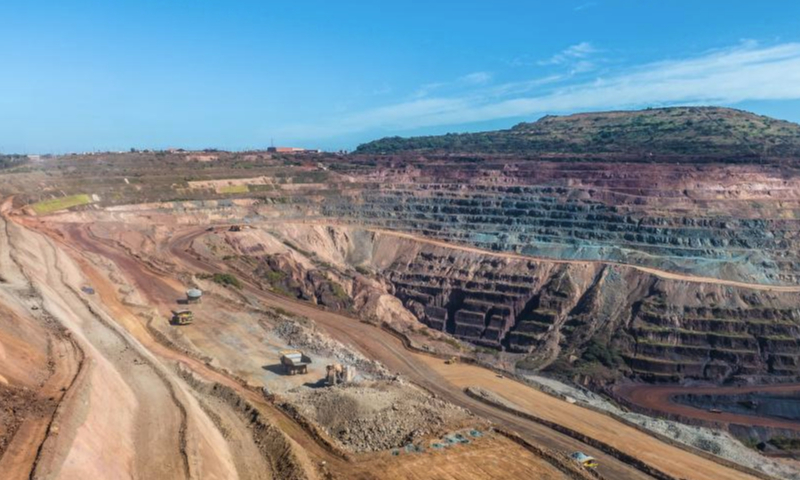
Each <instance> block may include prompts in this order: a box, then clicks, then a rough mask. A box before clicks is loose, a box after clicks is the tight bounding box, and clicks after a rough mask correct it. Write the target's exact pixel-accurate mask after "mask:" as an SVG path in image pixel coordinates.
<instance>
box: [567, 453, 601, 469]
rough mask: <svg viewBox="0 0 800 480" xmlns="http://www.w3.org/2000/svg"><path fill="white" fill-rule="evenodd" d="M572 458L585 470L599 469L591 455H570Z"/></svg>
mask: <svg viewBox="0 0 800 480" xmlns="http://www.w3.org/2000/svg"><path fill="white" fill-rule="evenodd" d="M570 458H572V460H574V461H575V462H576V463H578V464H580V465H581V466H582V467H583V468H591V469H594V468H597V460H596V459H595V458H594V457H592V456H591V455H586V454H585V453H583V452H575V453H573V454H572V455H570Z"/></svg>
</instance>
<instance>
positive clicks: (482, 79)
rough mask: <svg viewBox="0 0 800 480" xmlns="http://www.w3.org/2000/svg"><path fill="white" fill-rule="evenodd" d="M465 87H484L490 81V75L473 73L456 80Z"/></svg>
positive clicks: (487, 73)
mask: <svg viewBox="0 0 800 480" xmlns="http://www.w3.org/2000/svg"><path fill="white" fill-rule="evenodd" d="M458 81H459V82H461V83H466V84H467V85H485V84H487V83H489V82H491V81H492V74H491V73H489V72H473V73H470V74H469V75H464V76H463V77H461V78H459V79H458Z"/></svg>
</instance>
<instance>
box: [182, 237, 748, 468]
mask: <svg viewBox="0 0 800 480" xmlns="http://www.w3.org/2000/svg"><path fill="white" fill-rule="evenodd" d="M205 233H207V232H206V231H205V229H198V228H193V229H189V230H186V231H183V232H179V233H176V234H175V235H174V236H173V237H172V239H171V240H170V242H169V244H168V250H169V253H170V254H171V255H172V257H173V259H174V260H175V261H180V262H181V263H183V264H184V266H186V267H189V268H190V270H191V271H197V270H200V271H203V272H214V271H226V270H228V268H227V267H226V266H225V265H224V264H221V263H213V262H210V261H208V260H204V259H201V258H199V256H197V255H196V254H194V253H193V250H192V242H193V241H194V240H195V239H196V238H198V237H200V236H202V235H204V234H205ZM442 245H443V246H448V245H447V244H442ZM481 253H485V252H483V251H481ZM244 289H245V290H246V291H247V292H248V293H250V294H252V295H254V296H256V297H258V298H260V299H262V300H263V301H264V303H266V304H267V305H270V306H274V307H279V308H282V309H284V310H286V311H288V312H290V313H293V314H296V315H300V316H304V317H307V318H310V319H311V320H313V321H315V322H316V323H317V324H318V325H319V326H320V327H322V328H323V329H325V330H326V331H327V332H328V333H329V334H330V335H331V336H332V337H333V338H335V339H337V340H339V341H341V342H343V343H346V344H350V345H352V346H354V347H356V348H357V349H358V350H360V351H361V352H362V353H363V354H364V355H366V356H367V357H368V358H373V359H376V360H378V361H380V362H382V363H383V364H384V365H386V367H387V368H389V369H390V370H392V371H395V372H398V373H400V374H402V375H404V376H406V377H407V378H409V379H410V380H411V381H413V382H414V383H416V384H418V385H420V386H422V387H424V388H425V389H427V390H429V391H431V392H432V393H435V394H436V395H438V396H440V397H442V398H444V399H446V400H448V401H450V402H452V403H454V404H456V405H459V406H462V407H464V408H467V409H469V410H470V411H472V412H473V413H475V414H476V415H479V416H480V417H482V418H485V419H487V420H491V421H492V422H494V423H495V424H497V425H499V426H501V427H503V428H506V429H509V430H511V431H514V432H517V433H518V434H520V435H521V436H522V437H523V438H525V439H527V440H529V441H531V442H533V443H538V444H541V445H544V446H546V447H548V448H551V449H554V450H559V451H562V452H572V451H575V450H581V451H584V452H586V453H589V454H591V455H594V456H596V457H597V458H598V460H599V462H600V465H601V466H600V468H599V472H600V473H601V474H602V476H603V477H604V478H607V479H609V480H612V479H613V480H617V479H619V480H623V479H646V478H652V477H651V476H649V475H647V474H646V473H644V472H642V471H640V470H637V469H635V468H633V467H632V466H630V465H628V464H626V463H624V462H622V461H620V460H618V459H616V458H614V457H612V456H610V455H607V454H605V453H603V452H602V451H600V450H598V449H595V448H593V447H590V446H588V445H586V444H584V443H582V442H580V441H578V440H576V439H573V438H571V437H569V436H566V435H563V434H561V433H559V432H556V431H555V430H552V429H550V428H548V427H546V426H544V425H541V424H539V423H536V422H533V421H529V420H526V419H523V418H520V417H518V416H516V415H513V414H510V413H508V412H505V411H503V410H500V409H497V408H494V407H492V406H489V405H487V404H485V403H482V402H480V401H477V400H474V399H472V398H471V397H469V396H467V395H466V394H465V393H464V389H465V388H466V387H469V386H480V387H483V388H485V389H488V390H491V391H493V392H495V393H498V394H500V395H501V396H503V397H505V398H507V399H508V400H510V401H512V402H513V403H515V404H516V405H518V406H521V407H523V408H525V409H526V410H527V411H528V412H529V413H531V414H533V415H535V416H539V417H543V418H546V419H548V420H551V421H554V422H556V423H559V424H561V425H563V426H566V427H569V428H572V429H573V430H577V431H579V432H581V433H584V434H586V435H588V436H590V437H592V438H595V439H597V440H601V441H603V442H605V443H607V444H610V445H612V446H614V447H616V448H618V449H619V450H621V451H623V452H626V453H628V454H630V455H632V456H634V457H636V458H639V459H640V460H642V461H644V462H645V463H646V464H648V465H650V466H652V467H654V468H656V469H658V470H660V471H662V472H664V473H667V474H669V475H672V476H674V477H676V478H681V479H687V480H719V479H723V478H724V479H730V480H737V479H751V480H752V479H754V478H756V477H753V476H751V475H749V474H746V473H743V472H740V471H737V470H734V469H732V468H729V467H726V466H724V465H721V464H719V463H717V462H714V461H712V460H709V459H706V458H703V457H700V456H698V455H695V454H692V453H690V452H688V451H686V450H683V449H681V448H678V447H675V446H672V445H669V444H667V443H665V442H662V441H660V440H658V439H656V438H655V437H652V436H650V435H647V434H646V433H643V432H641V431H639V430H637V429H635V428H632V427H630V426H627V425H625V424H623V423H621V422H619V421H617V420H615V419H613V418H611V417H609V416H607V415H603V414H601V413H598V412H595V411H592V410H589V409H585V408H582V407H579V406H576V405H571V404H569V403H567V402H565V401H563V400H560V399H557V398H555V397H552V396H550V395H547V394H545V393H542V392H540V391H538V390H536V389H533V388H531V387H529V386H527V385H524V384H522V383H519V382H516V381H514V380H512V379H508V378H500V377H498V375H497V374H495V373H494V372H492V371H491V370H489V369H486V368H483V367H480V366H476V365H467V364H457V365H445V364H444V362H442V361H441V360H440V359H438V358H435V357H432V356H429V355H424V354H420V353H417V352H413V351H410V350H408V349H407V348H406V347H405V346H404V345H403V343H402V341H401V340H400V339H398V338H397V337H395V336H394V335H392V334H391V333H389V332H386V331H384V330H382V329H380V328H378V327H375V326H373V325H370V324H366V323H363V322H361V321H360V320H358V319H356V318H353V317H348V316H345V315H341V314H337V313H333V312H330V311H326V310H322V309H320V308H318V307H316V306H313V305H311V304H308V303H303V302H300V301H296V300H293V299H289V298H287V297H283V296H280V295H277V294H273V293H271V292H268V291H264V290H261V289H260V288H258V287H256V286H255V285H253V284H251V283H250V282H248V281H247V280H246V279H245V281H244Z"/></svg>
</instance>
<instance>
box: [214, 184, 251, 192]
mask: <svg viewBox="0 0 800 480" xmlns="http://www.w3.org/2000/svg"><path fill="white" fill-rule="evenodd" d="M249 191H250V189H249V188H248V187H247V185H225V186H224V187H219V193H247V192H249Z"/></svg>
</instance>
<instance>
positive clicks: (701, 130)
mask: <svg viewBox="0 0 800 480" xmlns="http://www.w3.org/2000/svg"><path fill="white" fill-rule="evenodd" d="M404 151H431V152H442V153H483V154H491V153H504V154H517V155H538V154H548V153H558V154H577V155H580V154H607V153H615V154H632V155H636V156H638V157H639V161H651V160H654V159H653V158H652V157H651V156H657V155H698V156H726V157H732V158H726V161H735V159H736V158H750V159H752V158H758V157H767V156H778V157H787V156H797V155H800V125H797V124H794V123H789V122H785V121H781V120H775V119H772V118H769V117H764V116H759V115H754V114H751V113H748V112H744V111H741V110H734V109H729V108H716V107H675V108H660V109H647V110H640V111H630V112H602V113H586V114H578V115H569V116H546V117H543V118H542V119H540V120H538V121H536V122H533V123H520V124H519V125H516V126H515V127H513V128H511V129H509V130H499V131H494V132H481V133H461V134H455V133H449V134H447V135H439V136H426V137H413V138H401V137H388V138H383V139H380V140H376V141H373V142H369V143H365V144H363V145H360V146H359V147H358V148H357V149H356V153H362V154H393V153H399V152H404ZM648 159H650V160H648ZM631 160H632V159H630V158H628V159H626V161H631ZM661 160H662V161H663V159H661Z"/></svg>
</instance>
